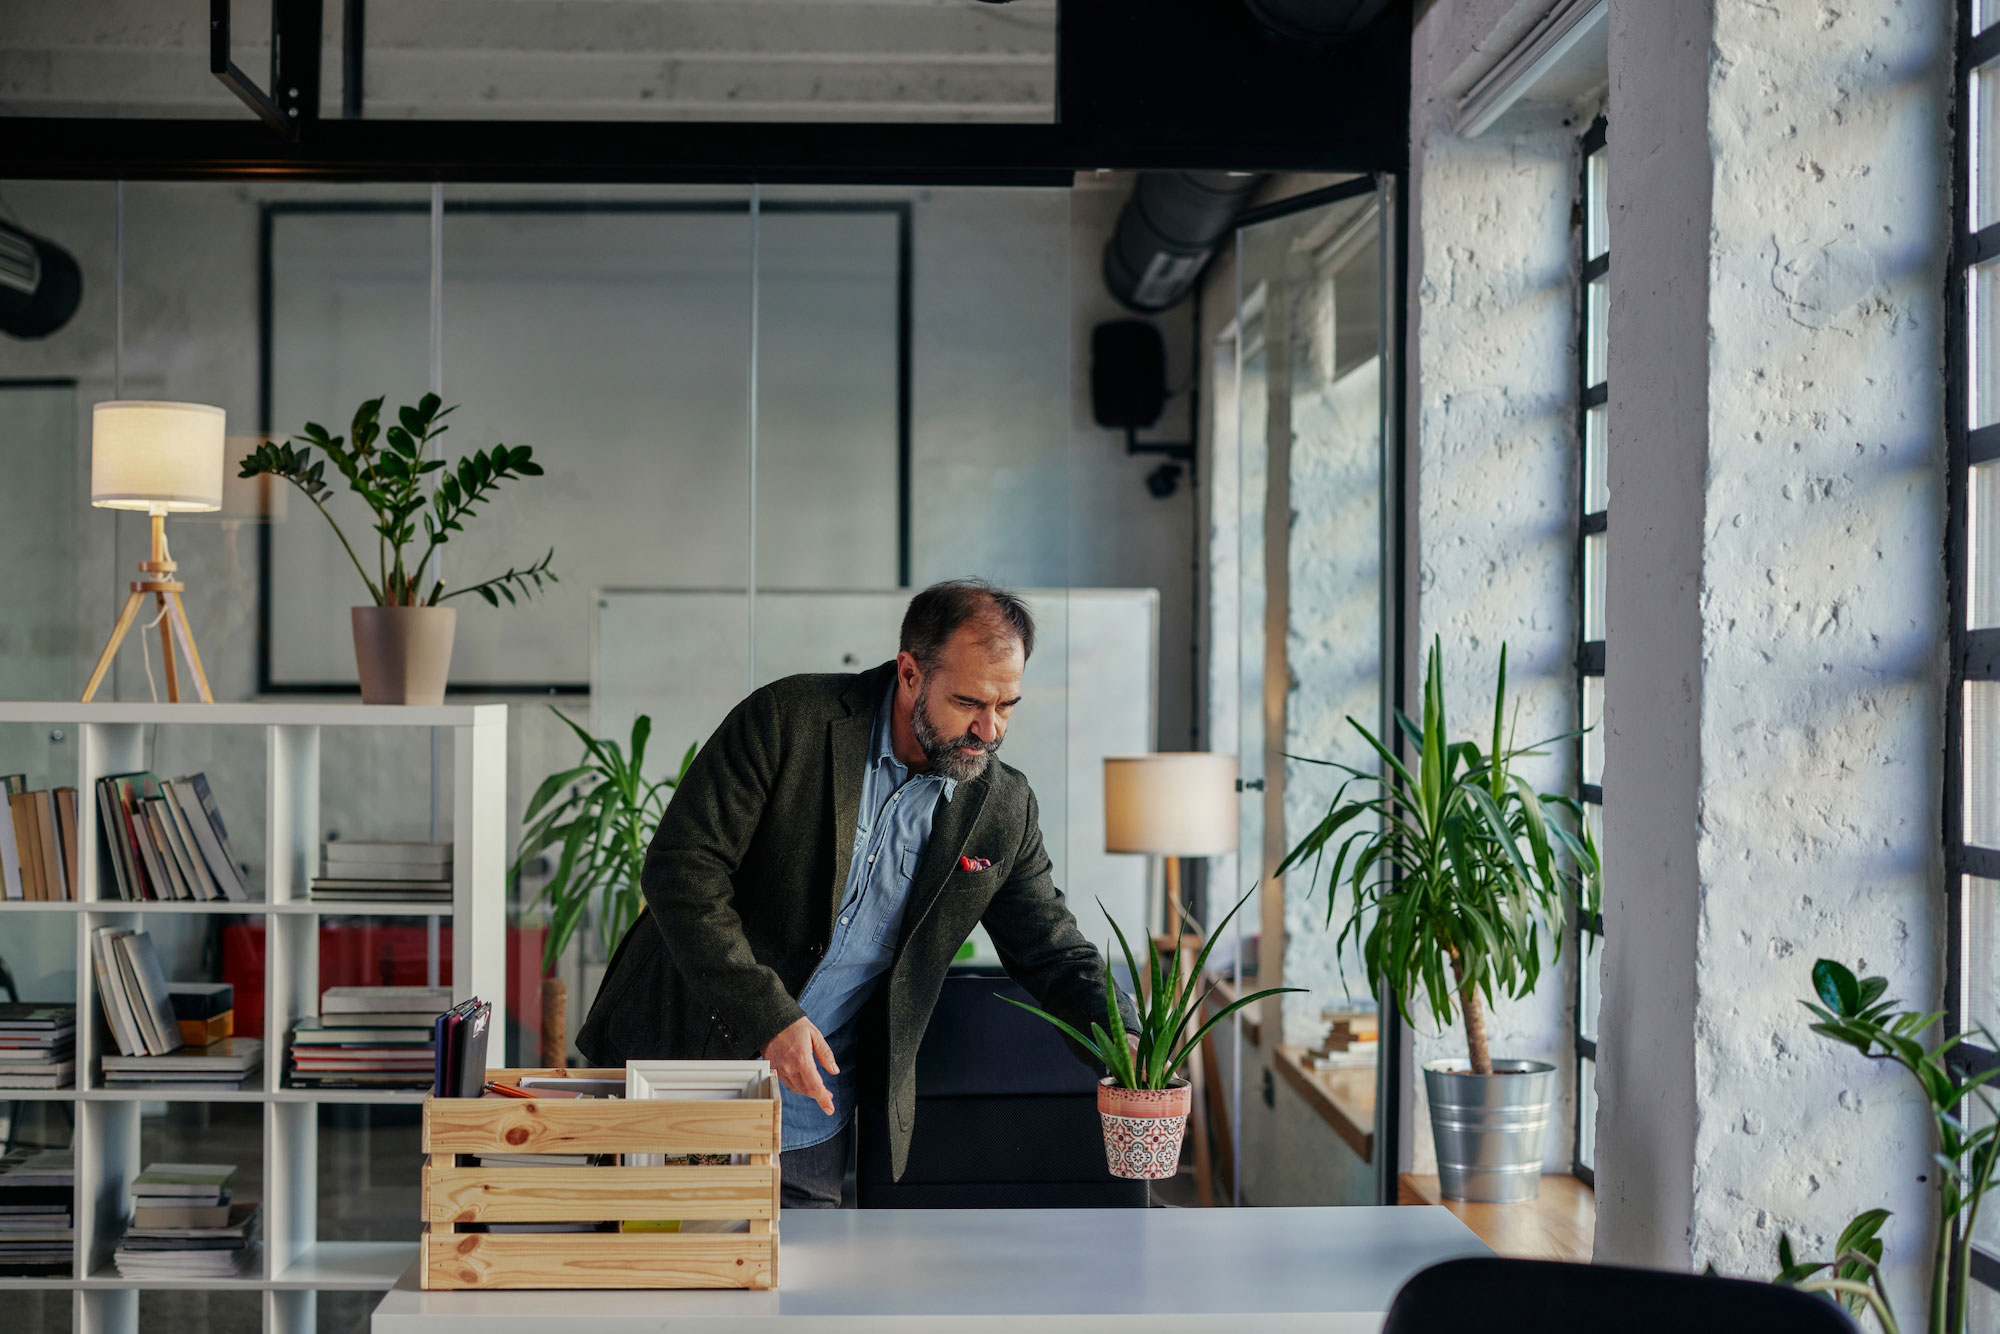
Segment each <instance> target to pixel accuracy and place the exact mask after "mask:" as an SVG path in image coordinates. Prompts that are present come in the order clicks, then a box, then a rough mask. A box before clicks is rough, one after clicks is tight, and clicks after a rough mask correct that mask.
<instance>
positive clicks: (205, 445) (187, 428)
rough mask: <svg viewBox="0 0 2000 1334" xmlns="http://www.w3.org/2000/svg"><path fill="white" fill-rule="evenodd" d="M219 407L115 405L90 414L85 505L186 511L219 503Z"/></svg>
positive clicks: (100, 406)
mask: <svg viewBox="0 0 2000 1334" xmlns="http://www.w3.org/2000/svg"><path fill="white" fill-rule="evenodd" d="M223 423H224V415H223V411H222V409H221V408H212V407H209V406H207V405H206V404H202V403H157V402H144V401H137V400H129V399H128V400H115V401H112V402H108V403H99V404H98V405H97V406H96V407H95V408H94V409H92V411H91V417H90V503H91V504H93V505H96V506H98V507H99V508H101V509H114V510H159V511H162V512H164V511H189V510H212V509H219V508H221V506H222V441H223Z"/></svg>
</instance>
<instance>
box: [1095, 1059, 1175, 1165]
mask: <svg viewBox="0 0 2000 1334" xmlns="http://www.w3.org/2000/svg"><path fill="white" fill-rule="evenodd" d="M1193 1105H1194V1096H1193V1090H1192V1089H1191V1088H1190V1087H1189V1085H1188V1082H1187V1081H1186V1080H1185V1079H1176V1080H1174V1081H1172V1083H1171V1084H1170V1085H1169V1087H1167V1088H1163V1089H1128V1088H1120V1087H1118V1083H1117V1081H1116V1080H1114V1079H1112V1078H1110V1077H1109V1076H1106V1077H1105V1078H1103V1079H1101V1080H1099V1081H1098V1084H1097V1118H1098V1120H1100V1121H1102V1122H1103V1123H1104V1162H1105V1165H1106V1166H1107V1167H1109V1168H1110V1169H1111V1175H1112V1176H1115V1177H1123V1178H1124V1179H1125V1180H1127V1181H1160V1180H1163V1179H1164V1178H1166V1177H1170V1176H1172V1175H1173V1174H1174V1173H1176V1172H1178V1171H1180V1166H1181V1137H1182V1136H1183V1135H1184V1134H1185V1133H1186V1132H1187V1119H1188V1112H1189V1110H1190V1109H1191V1108H1192V1107H1193Z"/></svg>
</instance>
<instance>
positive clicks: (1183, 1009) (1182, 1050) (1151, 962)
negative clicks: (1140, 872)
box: [996, 888, 1305, 1089]
mask: <svg viewBox="0 0 2000 1334" xmlns="http://www.w3.org/2000/svg"><path fill="white" fill-rule="evenodd" d="M1251 892H1252V893H1254V892H1255V890H1254V888H1253V889H1252V891H1251ZM1249 898H1250V894H1248V893H1246V894H1245V895H1244V896H1243V897H1242V898H1240V899H1238V900H1236V907H1234V908H1231V909H1230V910H1229V912H1228V913H1227V914H1226V915H1225V916H1224V917H1223V919H1222V920H1221V921H1220V922H1217V923H1216V925H1215V929H1214V930H1213V931H1211V932H1210V933H1209V938H1208V942H1207V943H1206V944H1205V945H1203V946H1202V947H1201V952H1200V953H1199V954H1197V955H1196V956H1195V959H1194V963H1193V964H1192V965H1190V966H1186V967H1183V965H1184V964H1186V961H1187V952H1186V951H1185V950H1184V949H1183V948H1182V947H1181V942H1182V939H1183V932H1182V930H1181V928H1180V926H1179V925H1178V924H1177V925H1176V927H1175V929H1174V945H1173V956H1174V957H1173V965H1172V967H1168V966H1167V965H1166V964H1165V963H1164V962H1163V961H1162V960H1161V958H1160V950H1159V946H1158V945H1157V944H1155V943H1154V941H1153V938H1152V937H1151V936H1150V935H1149V936H1147V937H1146V971H1145V973H1144V974H1141V973H1140V972H1139V965H1138V962H1137V961H1136V960H1135V959H1134V958H1133V956H1132V946H1131V945H1130V944H1129V943H1128V942H1127V941H1126V939H1125V932H1124V931H1123V930H1122V929H1121V928H1120V927H1119V925H1118V923H1117V922H1116V921H1115V920H1114V921H1112V922H1111V929H1112V930H1113V931H1114V932H1116V933H1117V935H1118V947H1119V948H1120V949H1121V950H1123V951H1124V953H1125V966H1126V967H1127V968H1128V969H1130V970H1131V974H1132V979H1133V981H1135V982H1136V981H1138V980H1139V978H1140V977H1141V976H1143V977H1145V979H1146V980H1147V982H1148V983H1149V984H1150V985H1149V986H1148V988H1147V991H1146V995H1145V997H1144V998H1143V999H1144V1000H1145V1004H1144V1006H1142V1007H1140V1008H1139V1009H1138V1010H1137V1012H1136V1013H1137V1018H1138V1024H1137V1026H1136V1027H1135V1028H1132V1029H1129V1030H1128V1029H1127V1028H1126V1026H1125V1016H1124V1014H1123V1012H1122V1011H1121V1010H1120V1009H1119V1005H1118V1001H1119V996H1118V988H1117V986H1116V985H1115V984H1114V983H1113V982H1112V980H1111V970H1110V969H1108V968H1107V969H1105V970H1104V1022H1103V1023H1101V1024H1100V1023H1097V1022H1095V1021H1094V1020H1093V1021H1092V1023H1091V1025H1090V1035H1089V1036H1088V1037H1086V1036H1085V1035H1084V1034H1082V1033H1079V1032H1077V1031H1076V1029H1074V1028H1072V1027H1070V1026H1069V1025H1068V1024H1066V1023H1064V1022H1063V1021H1062V1020H1060V1019H1058V1018H1056V1017H1055V1016H1054V1015H1052V1014H1050V1013H1049V1012H1048V1011H1046V1010H1038V1009H1036V1008H1035V1007H1034V1006H1032V1005H1029V1004H1026V1003H1024V1002H1022V1001H1017V1000H1015V999H1014V998H1013V997H1011V996H1000V997H999V999H1001V1000H1004V1001H1006V1002H1007V1003H1008V1004H1009V1005H1017V1006H1020V1008H1021V1009H1023V1010H1026V1011H1027V1012H1028V1013H1029V1014H1033V1015H1039V1016H1040V1017H1041V1018H1043V1019H1046V1020H1048V1021H1049V1022H1050V1023H1052V1024H1054V1025H1055V1026H1056V1027H1057V1028H1059V1029H1061V1030H1062V1031H1063V1032H1064V1033H1066V1034H1067V1035H1068V1036H1069V1037H1070V1038H1071V1039H1073V1040H1074V1041H1075V1042H1076V1043H1078V1044H1079V1045H1080V1046H1082V1047H1083V1048H1084V1049H1085V1050H1087V1051H1089V1052H1091V1053H1092V1054H1094V1055H1095V1056H1096V1057H1097V1059H1098V1060H1100V1061H1102V1062H1103V1063H1104V1068H1105V1069H1106V1070H1108V1071H1110V1072H1111V1076H1112V1078H1114V1079H1116V1080H1117V1081H1118V1085H1119V1087H1121V1088H1128V1089H1163V1088H1167V1087H1169V1086H1170V1085H1172V1083H1173V1081H1174V1079H1175V1077H1176V1076H1177V1075H1178V1074H1179V1073H1180V1068H1181V1067H1182V1066H1183V1065H1186V1064H1187V1060H1188V1057H1190V1056H1192V1055H1193V1054H1194V1052H1195V1049H1196V1048H1197V1047H1198V1046H1200V1044H1201V1040H1202V1039H1203V1038H1204V1037H1206V1036H1207V1035H1208V1032H1209V1030H1210V1029H1212V1028H1214V1027H1215V1026H1216V1025H1217V1024H1219V1023H1221V1022H1222V1021H1223V1020H1225V1019H1227V1018H1228V1017H1229V1016H1230V1015H1232V1014H1234V1013H1236V1012H1237V1011H1238V1010H1240V1009H1242V1008H1243V1007H1244V1006H1246V1005H1250V1004H1252V1003H1254V1002H1256V1001H1260V1000H1263V999H1264V998H1265V997H1266V996H1279V995H1283V994H1284V993H1285V992H1288V991H1303V990H1305V988H1304V987H1268V988H1266V989H1265V990H1263V991H1258V992H1253V993H1252V994H1251V995H1248V996H1244V997H1242V998H1241V999H1240V1000H1235V1001H1232V1002H1230V1003H1229V1004H1228V1005H1226V1006H1224V1007H1223V1008H1222V1009H1221V1010H1220V1011H1218V1012H1217V1013H1216V1014H1214V1015H1212V1016H1210V1018H1209V1020H1208V1022H1207V1023H1204V1024H1202V1025H1201V1027H1199V1028H1197V1029H1195V1030H1194V1032H1192V1033H1189V1032H1188V1025H1189V1024H1190V1023H1192V1022H1194V1020H1195V1019H1196V1017H1197V1016H1199V1015H1200V1013H1201V1010H1202V1006H1203V1004H1204V1003H1206V1001H1207V1000H1208V997H1209V995H1210V993H1212V992H1213V991H1214V990H1215V984H1213V983H1211V984H1210V985H1209V986H1207V987H1205V988H1204V987H1202V986H1201V979H1202V976H1203V973H1202V969H1203V968H1204V967H1205V966H1206V965H1207V963H1208V952H1209V951H1210V950H1212V949H1214V948H1215V942H1216V940H1217V939H1218V938H1219V937H1220V936H1221V935H1222V928H1223V927H1225V926H1227V925H1229V919H1230V918H1231V917H1234V916H1236V913H1237V911H1238V910H1239V909H1241V908H1242V907H1243V905H1244V903H1245V902H1247V901H1248V900H1249ZM1098 906H1099V907H1102V906H1103V904H1102V903H1101V902H1100V903H1099V905H1098ZM1108 916H1109V914H1107V918H1108ZM996 994H997V993H996ZM1135 1038H1136V1039H1137V1042H1136V1044H1135V1043H1134V1041H1133V1039H1135Z"/></svg>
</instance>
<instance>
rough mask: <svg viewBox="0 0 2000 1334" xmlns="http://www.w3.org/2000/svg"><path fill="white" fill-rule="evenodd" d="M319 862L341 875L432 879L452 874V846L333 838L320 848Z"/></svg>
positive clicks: (448, 844)
mask: <svg viewBox="0 0 2000 1334" xmlns="http://www.w3.org/2000/svg"><path fill="white" fill-rule="evenodd" d="M320 862H321V865H323V866H338V867H341V868H342V870H341V871H340V874H343V875H373V876H380V877H382V878H385V879H387V878H402V879H418V880H422V879H434V878H437V877H439V876H441V875H444V874H446V873H447V872H449V871H450V870H451V844H450V843H449V842H446V843H404V842H395V841H391V840H377V839H358V838H333V839H328V840H326V842H324V843H322V844H321V845H320ZM350 868H351V869H350ZM405 873H422V874H405Z"/></svg>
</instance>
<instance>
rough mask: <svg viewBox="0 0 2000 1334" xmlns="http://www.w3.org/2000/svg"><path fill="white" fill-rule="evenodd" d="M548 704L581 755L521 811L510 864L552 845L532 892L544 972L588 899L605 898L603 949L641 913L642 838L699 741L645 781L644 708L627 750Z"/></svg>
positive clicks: (516, 868) (514, 871)
mask: <svg viewBox="0 0 2000 1334" xmlns="http://www.w3.org/2000/svg"><path fill="white" fill-rule="evenodd" d="M549 712H550V713H553V714H555V716H556V717H558V718H561V719H562V722H563V726H565V727H567V728H569V730H570V731H572V732H574V733H576V735H577V738H578V739H579V740H580V741H582V742H583V756H582V760H581V762H580V763H578V764H577V765H575V766H574V767H572V768H569V769H564V770H562V771H561V772H559V773H553V774H550V775H549V776H548V777H547V778H545V779H543V780H542V784H541V786H540V787H538V788H536V789H535V795H534V796H533V797H532V798H530V799H529V801H528V809H527V811H526V812H525V813H524V814H523V816H522V819H523V820H524V821H525V822H526V823H527V826H528V827H527V829H526V831H525V832H524V833H523V834H522V835H521V846H520V850H519V851H518V852H516V853H515V856H514V865H513V866H512V867H511V868H510V871H509V874H510V875H515V876H518V875H519V874H520V872H521V868H522V867H523V866H524V865H525V864H526V863H527V862H528V860H529V859H530V858H533V857H539V856H541V855H542V854H543V853H545V852H550V851H555V853H556V868H555V874H554V875H553V876H551V877H550V878H549V881H548V883H547V884H545V885H543V886H542V888H541V892H540V893H539V894H537V895H536V897H535V902H536V903H538V904H540V903H545V904H547V905H548V912H549V933H548V936H547V938H546V939H545V941H544V943H543V946H542V970H543V972H545V973H547V972H553V971H554V969H555V966H556V960H557V959H558V958H560V957H561V956H562V952H563V950H564V949H565V948H566V947H567V946H568V945H569V941H570V937H571V936H572V935H574V934H575V932H576V928H577V926H578V925H579V924H580V923H581V922H582V921H583V918H584V913H585V912H586V910H588V909H589V908H590V907H591V906H592V905H593V904H601V905H602V906H601V910H600V911H599V913H598V919H597V925H598V931H599V933H600V934H601V935H602V937H603V940H604V947H605V949H606V950H607V951H608V950H609V949H610V948H611V947H612V946H613V945H614V944H616V943H617V941H618V939H619V938H620V937H621V936H623V935H624V934H625V932H626V931H627V930H628V929H629V928H630V927H631V925H632V924H633V923H634V922H636V921H638V920H639V910H640V908H641V907H642V906H643V904H644V902H645V901H644V899H643V898H642V897H641V891H640V887H639V872H640V871H641V870H642V869H643V868H644V866H645V864H646V845H647V843H648V842H649V841H650V840H651V838H652V835H653V830H654V829H656V828H658V827H659V823H660V817H661V816H662V815H664V814H665V813H666V809H667V801H668V800H669V798H671V797H672V795H673V791H674V789H675V788H676V787H677V786H679V784H680V780H681V779H682V778H684V777H686V775H687V771H688V766H689V765H690V764H692V763H694V756H695V749H696V748H695V747H694V746H689V747H688V748H687V753H686V754H684V755H682V756H681V762H680V765H679V767H678V768H676V769H675V770H674V775H673V777H671V778H661V779H657V780H651V781H649V780H648V779H647V778H646V776H645V774H644V773H643V772H642V766H643V765H644V764H645V762H646V741H647V738H648V737H649V736H650V735H651V733H652V730H653V720H652V719H651V718H650V717H648V716H647V715H646V714H643V713H642V714H640V715H639V716H638V718H636V719H635V720H633V723H632V736H631V741H630V744H629V754H628V751H627V750H624V749H620V747H619V745H618V743H617V742H616V741H612V740H610V739H609V738H600V737H594V736H592V735H591V734H590V733H589V732H587V731H585V730H584V729H583V728H581V727H578V726H577V725H576V724H575V723H574V722H572V721H571V720H570V719H568V718H565V717H563V715H562V713H561V712H560V711H558V710H556V709H554V708H551V709H550V710H549Z"/></svg>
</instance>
